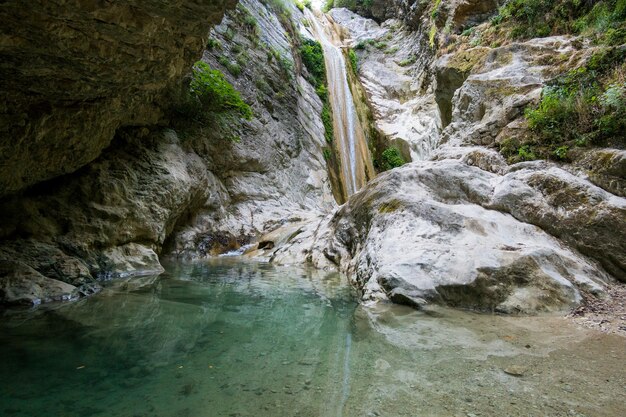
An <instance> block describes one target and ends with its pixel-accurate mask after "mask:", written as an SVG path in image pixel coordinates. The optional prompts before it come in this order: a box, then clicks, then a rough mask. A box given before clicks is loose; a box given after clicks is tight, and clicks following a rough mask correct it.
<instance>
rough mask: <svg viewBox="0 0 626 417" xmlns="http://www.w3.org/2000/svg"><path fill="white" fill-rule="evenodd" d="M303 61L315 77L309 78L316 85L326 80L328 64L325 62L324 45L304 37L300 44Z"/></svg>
mask: <svg viewBox="0 0 626 417" xmlns="http://www.w3.org/2000/svg"><path fill="white" fill-rule="evenodd" d="M300 56H301V57H302V63H303V64H304V66H305V67H306V69H307V70H309V74H310V75H311V77H312V78H313V79H312V80H309V81H310V82H311V84H312V85H313V86H314V87H316V88H317V87H318V86H319V85H320V84H324V83H325V82H326V65H325V64H324V51H323V49H322V45H321V44H320V43H319V42H316V41H314V40H311V39H307V38H304V37H303V38H302V39H301V45H300Z"/></svg>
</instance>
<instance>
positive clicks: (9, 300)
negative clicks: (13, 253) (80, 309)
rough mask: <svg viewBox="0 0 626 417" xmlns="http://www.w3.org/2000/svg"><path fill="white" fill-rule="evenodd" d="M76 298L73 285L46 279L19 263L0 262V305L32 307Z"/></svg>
mask: <svg viewBox="0 0 626 417" xmlns="http://www.w3.org/2000/svg"><path fill="white" fill-rule="evenodd" d="M77 297H78V294H77V290H76V287H74V286H73V285H70V284H67V283H64V282H61V281H58V280H55V279H51V278H47V277H45V276H43V275H41V274H40V273H38V272H37V271H35V270H34V269H33V268H31V267H29V266H28V265H25V264H23V263H21V262H15V261H6V260H5V261H3V260H0V304H8V305H24V306H34V305H38V304H41V303H45V302H52V301H71V300H72V299H76V298H77Z"/></svg>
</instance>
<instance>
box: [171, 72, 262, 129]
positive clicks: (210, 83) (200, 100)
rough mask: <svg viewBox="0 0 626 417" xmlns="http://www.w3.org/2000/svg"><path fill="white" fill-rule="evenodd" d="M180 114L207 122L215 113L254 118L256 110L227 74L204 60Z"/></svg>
mask: <svg viewBox="0 0 626 417" xmlns="http://www.w3.org/2000/svg"><path fill="white" fill-rule="evenodd" d="M177 112H178V113H179V115H181V116H183V117H184V118H188V119H193V120H196V121H200V120H204V119H206V118H207V117H208V116H209V115H211V114H224V113H232V114H235V115H237V116H239V117H242V118H244V119H246V120H250V119H252V116H253V114H252V108H250V106H249V105H248V104H246V103H245V102H244V101H243V99H242V98H241V95H240V94H239V92H238V91H237V90H236V89H235V87H233V86H232V84H230V83H229V82H228V81H227V80H226V78H224V74H222V73H221V72H220V71H219V70H214V69H211V67H210V66H209V64H207V63H206V62H202V61H198V62H196V63H195V64H194V67H193V74H192V77H191V82H190V84H189V90H188V91H187V93H186V94H185V96H184V98H183V100H182V102H181V103H179V105H178V106H177Z"/></svg>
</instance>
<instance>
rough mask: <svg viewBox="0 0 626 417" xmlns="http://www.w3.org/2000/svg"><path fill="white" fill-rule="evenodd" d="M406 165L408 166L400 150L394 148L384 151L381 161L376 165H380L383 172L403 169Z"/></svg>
mask: <svg viewBox="0 0 626 417" xmlns="http://www.w3.org/2000/svg"><path fill="white" fill-rule="evenodd" d="M404 164H406V161H405V160H404V158H403V157H402V154H401V153H400V150H399V149H398V148H396V147H393V146H392V147H390V148H387V149H385V150H384V151H383V153H382V154H381V157H380V161H379V163H378V164H376V165H378V168H379V169H380V170H381V171H389V170H390V169H393V168H398V167H401V166H402V165H404Z"/></svg>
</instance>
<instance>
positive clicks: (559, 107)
mask: <svg viewBox="0 0 626 417" xmlns="http://www.w3.org/2000/svg"><path fill="white" fill-rule="evenodd" d="M526 118H527V119H528V123H529V126H530V128H531V130H533V131H534V132H535V133H536V134H537V135H538V136H539V137H540V139H541V141H542V142H543V143H547V144H553V145H555V146H556V145H558V146H562V145H563V144H569V143H567V142H573V143H572V144H577V145H587V144H596V145H613V146H626V139H625V138H624V135H625V133H624V132H626V52H625V51H623V50H621V49H619V48H615V49H607V50H604V51H602V52H599V53H596V54H595V55H594V56H593V57H592V58H591V59H590V60H589V62H588V63H587V65H585V66H583V67H580V68H577V69H575V70H572V71H570V72H568V73H567V74H566V75H565V76H563V77H562V78H561V79H559V80H557V81H556V82H555V83H554V84H553V85H551V86H548V87H546V88H545V89H544V91H543V94H542V99H541V102H540V103H539V105H538V106H537V107H536V108H530V109H528V110H527V111H526Z"/></svg>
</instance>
